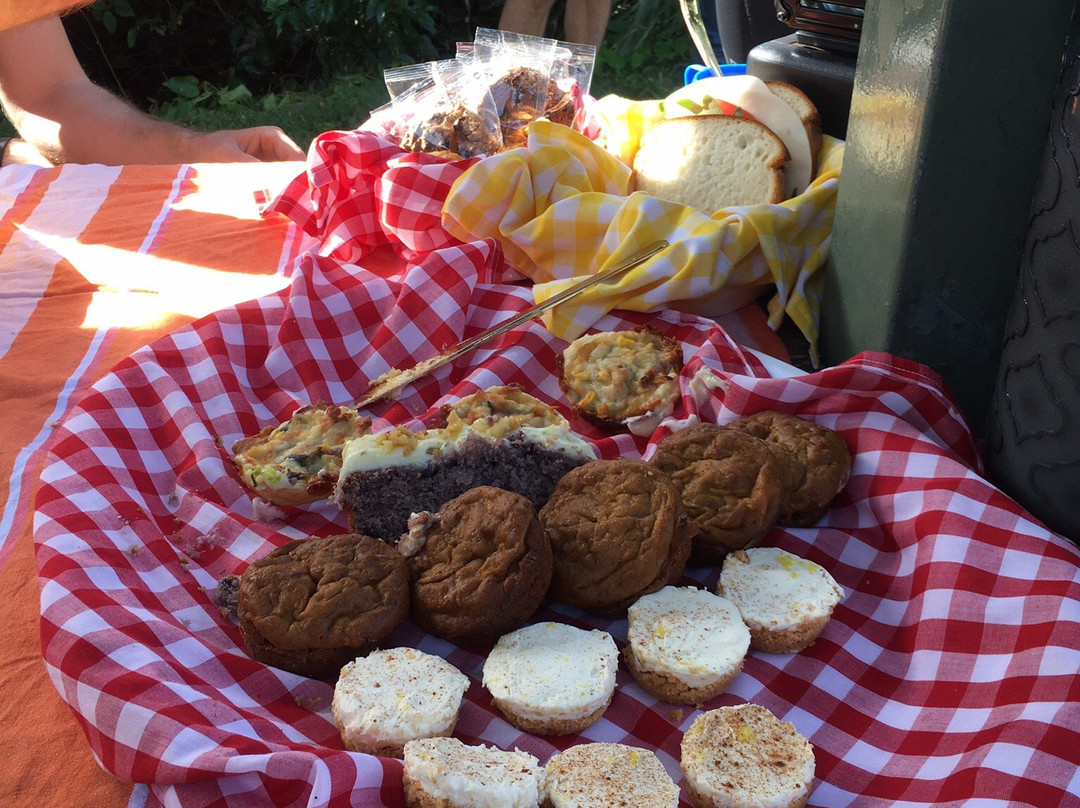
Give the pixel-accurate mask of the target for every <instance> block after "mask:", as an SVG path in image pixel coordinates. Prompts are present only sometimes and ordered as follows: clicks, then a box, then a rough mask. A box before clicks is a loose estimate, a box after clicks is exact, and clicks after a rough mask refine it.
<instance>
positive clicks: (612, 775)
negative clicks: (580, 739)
mask: <svg viewBox="0 0 1080 808" xmlns="http://www.w3.org/2000/svg"><path fill="white" fill-rule="evenodd" d="M544 773H545V774H546V775H547V789H548V804H549V805H550V806H551V808H590V806H597V808H599V806H604V808H609V807H610V808H616V807H617V806H633V808H677V806H678V804H679V787H678V786H677V785H675V781H674V780H672V779H671V775H669V774H668V773H667V770H666V769H664V764H662V763H661V762H660V759H659V758H657V757H656V754H655V753H654V752H652V751H650V750H648V749H640V748H638V747H636V746H628V745H626V744H621V743H582V744H576V745H574V746H571V747H570V748H569V749H567V750H565V751H563V752H559V753H557V754H555V755H553V756H552V757H551V759H550V760H548V762H547V764H546V765H545V766H544Z"/></svg>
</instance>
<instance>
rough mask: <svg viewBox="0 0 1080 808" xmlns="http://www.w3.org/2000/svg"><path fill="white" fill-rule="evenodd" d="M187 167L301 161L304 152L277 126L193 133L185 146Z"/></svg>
mask: <svg viewBox="0 0 1080 808" xmlns="http://www.w3.org/2000/svg"><path fill="white" fill-rule="evenodd" d="M184 152H185V154H184V159H185V161H186V162H190V163H250V162H254V161H257V160H260V161H262V162H273V161H282V160H303V159H304V156H305V155H304V152H303V150H302V149H301V148H300V147H299V146H297V145H296V144H295V143H293V141H292V140H291V139H290V138H289V136H288V135H286V134H285V133H284V132H283V131H281V129H279V128H278V127H276V126H255V127H252V128H251V129H222V130H219V131H217V132H192V133H191V135H190V137H189V139H188V142H187V143H186V144H185V146H184Z"/></svg>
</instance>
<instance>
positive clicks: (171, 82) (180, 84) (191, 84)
mask: <svg viewBox="0 0 1080 808" xmlns="http://www.w3.org/2000/svg"><path fill="white" fill-rule="evenodd" d="M161 84H162V86H164V87H165V88H166V89H168V90H172V91H173V92H174V93H176V94H177V95H178V96H180V97H181V98H187V99H193V98H195V97H196V96H198V95H199V80H198V79H197V78H195V77H194V76H172V77H171V78H168V79H165V81H163V82H161Z"/></svg>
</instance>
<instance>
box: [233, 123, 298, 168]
mask: <svg viewBox="0 0 1080 808" xmlns="http://www.w3.org/2000/svg"><path fill="white" fill-rule="evenodd" d="M233 134H235V135H236V143H237V145H238V146H239V147H240V149H241V150H242V151H244V152H245V153H247V154H249V155H251V156H252V157H254V158H255V159H256V160H263V161H279V160H303V159H304V157H305V155H304V151H303V150H302V149H301V148H300V147H299V146H297V145H296V143H294V142H293V141H292V139H291V138H290V137H289V136H288V135H286V134H285V133H284V132H283V131H282V130H281V129H280V128H278V127H276V126H255V127H252V128H250V129H240V130H237V131H235V132H234V133H233Z"/></svg>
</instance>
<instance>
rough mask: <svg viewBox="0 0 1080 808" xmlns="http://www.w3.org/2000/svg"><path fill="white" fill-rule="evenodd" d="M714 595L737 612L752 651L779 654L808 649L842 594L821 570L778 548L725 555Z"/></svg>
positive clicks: (834, 582) (826, 573) (765, 548)
mask: <svg viewBox="0 0 1080 808" xmlns="http://www.w3.org/2000/svg"><path fill="white" fill-rule="evenodd" d="M716 591H717V594H719V595H722V596H723V597H726V598H727V599H728V600H730V601H731V602H732V603H734V604H735V606H736V608H737V609H738V610H739V614H741V615H742V619H743V622H745V623H746V625H747V627H748V628H749V629H750V645H751V647H753V648H756V649H758V650H760V651H769V652H772V653H778V654H784V653H796V652H798V651H802V650H803V649H804V648H807V647H808V646H810V645H811V644H812V643H813V642H814V640H816V639H817V638H818V636H819V635H820V634H821V631H822V630H823V629H824V628H825V624H826V623H828V622H829V619H830V618H831V617H832V613H833V609H834V608H836V605H837V604H838V603H839V602H840V599H841V598H843V596H844V590H843V588H842V587H841V586H840V585H839V584H838V583H836V581H835V580H834V579H833V577H832V576H831V575H830V574H829V573H828V571H826V570H825V568H824V567H822V566H820V565H819V564H815V563H814V562H813V561H808V560H807V559H805V558H800V557H799V556H797V555H794V554H792V553H788V552H785V551H784V550H780V549H777V548H776V547H754V548H750V549H748V550H739V551H737V552H734V553H730V554H728V555H727V556H726V557H725V558H724V566H723V569H722V570H721V571H720V581H719V582H718V583H717V588H716Z"/></svg>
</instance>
